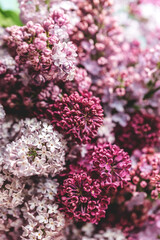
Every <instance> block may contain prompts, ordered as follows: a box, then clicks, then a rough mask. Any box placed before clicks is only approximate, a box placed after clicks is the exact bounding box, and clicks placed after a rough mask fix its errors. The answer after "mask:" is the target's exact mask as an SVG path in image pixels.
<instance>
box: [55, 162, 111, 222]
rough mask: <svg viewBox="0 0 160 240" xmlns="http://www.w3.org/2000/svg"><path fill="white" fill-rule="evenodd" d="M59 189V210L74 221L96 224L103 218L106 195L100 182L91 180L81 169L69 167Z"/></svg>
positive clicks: (106, 201)
mask: <svg viewBox="0 0 160 240" xmlns="http://www.w3.org/2000/svg"><path fill="white" fill-rule="evenodd" d="M71 168H72V170H70V172H69V173H67V174H65V176H64V181H63V184H62V185H61V186H60V187H59V191H58V201H59V204H60V210H61V211H63V212H65V214H66V216H68V217H69V218H73V217H74V218H75V220H76V221H83V222H92V223H98V222H99V221H100V219H101V218H104V217H105V212H106V209H107V208H108V204H109V203H110V198H109V197H108V196H107V195H106V193H105V189H103V188H102V187H101V182H100V181H99V180H98V179H95V178H93V177H92V176H91V175H90V173H88V172H87V171H86V170H83V169H82V168H81V167H77V168H76V170H75V166H71Z"/></svg>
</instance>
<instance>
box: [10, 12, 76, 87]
mask: <svg viewBox="0 0 160 240" xmlns="http://www.w3.org/2000/svg"><path fill="white" fill-rule="evenodd" d="M68 31H69V24H68V21H67V19H66V17H65V15H63V12H62V11H54V12H53V14H52V15H51V16H49V17H48V18H47V19H46V20H45V21H44V22H43V23H42V25H41V24H38V23H37V24H34V23H33V22H31V21H29V22H27V24H26V25H25V26H23V27H18V26H13V27H10V28H7V32H8V35H7V36H6V37H5V40H6V43H7V46H8V47H9V49H10V51H11V52H12V55H13V56H14V58H15V61H16V63H17V65H18V67H19V68H22V69H25V71H27V74H28V75H29V76H28V79H27V81H25V82H23V83H24V85H27V84H28V82H29V81H33V83H35V84H41V83H43V82H45V81H53V80H58V79H61V80H62V79H64V80H72V79H73V76H74V71H75V69H74V64H75V60H76V59H75V57H76V47H75V46H74V45H73V44H72V43H71V42H70V41H67V40H68Z"/></svg>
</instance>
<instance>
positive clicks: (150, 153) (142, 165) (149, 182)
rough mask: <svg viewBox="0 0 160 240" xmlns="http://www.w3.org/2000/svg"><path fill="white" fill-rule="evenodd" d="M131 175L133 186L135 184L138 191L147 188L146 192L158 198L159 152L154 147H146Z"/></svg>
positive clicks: (159, 183) (159, 191)
mask: <svg viewBox="0 0 160 240" xmlns="http://www.w3.org/2000/svg"><path fill="white" fill-rule="evenodd" d="M133 156H134V155H133ZM135 156H136V154H135ZM136 157H137V156H136ZM130 175H131V178H132V185H131V186H132V188H133V187H134V186H135V187H134V188H135V189H136V190H137V191H141V190H142V191H144V189H145V192H147V193H148V194H149V195H150V196H151V198H153V199H157V198H158V194H159V193H160V154H159V152H156V151H155V150H154V149H153V148H144V149H143V152H142V154H141V155H140V157H139V159H138V162H137V165H135V166H134V167H133V168H132V170H131V172H130ZM133 185H134V186H133ZM138 188H139V189H138Z"/></svg>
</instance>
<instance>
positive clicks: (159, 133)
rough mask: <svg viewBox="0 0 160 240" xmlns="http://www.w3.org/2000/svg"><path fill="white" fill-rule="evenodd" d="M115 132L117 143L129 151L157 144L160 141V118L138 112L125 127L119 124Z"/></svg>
mask: <svg viewBox="0 0 160 240" xmlns="http://www.w3.org/2000/svg"><path fill="white" fill-rule="evenodd" d="M114 132H115V142H116V144H117V145H118V146H120V147H122V148H124V149H125V150H126V151H128V152H132V151H133V150H135V149H142V148H143V147H145V146H156V145H159V143H160V142H159V139H160V119H159V118H158V117H155V116H153V115H150V114H143V113H141V112H137V113H135V114H133V115H132V116H131V119H130V121H128V123H127V125H126V126H125V127H122V126H120V125H119V124H118V125H117V126H116V127H115V129H114Z"/></svg>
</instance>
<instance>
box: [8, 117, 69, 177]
mask: <svg viewBox="0 0 160 240" xmlns="http://www.w3.org/2000/svg"><path fill="white" fill-rule="evenodd" d="M18 135H19V136H18V137H17V139H16V140H15V141H12V143H10V144H8V145H7V147H6V150H5V152H4V168H5V169H10V171H11V172H12V173H13V174H14V175H16V176H18V177H23V176H26V177H27V176H32V175H45V176H47V175H48V174H51V175H52V176H54V175H55V174H56V173H57V172H60V171H61V170H62V169H63V165H64V164H65V158H64V156H65V150H66V142H65V141H64V140H63V138H62V136H61V135H60V134H59V133H58V132H56V131H53V127H52V126H51V125H50V124H48V123H47V122H38V121H37V120H36V119H31V120H30V119H26V120H24V121H23V120H22V122H21V130H20V132H19V134H18Z"/></svg>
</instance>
